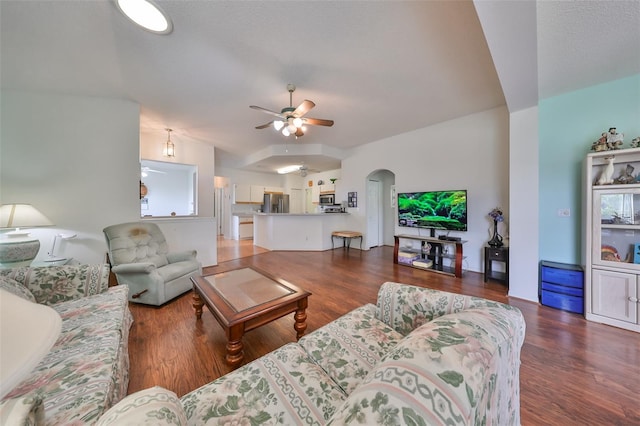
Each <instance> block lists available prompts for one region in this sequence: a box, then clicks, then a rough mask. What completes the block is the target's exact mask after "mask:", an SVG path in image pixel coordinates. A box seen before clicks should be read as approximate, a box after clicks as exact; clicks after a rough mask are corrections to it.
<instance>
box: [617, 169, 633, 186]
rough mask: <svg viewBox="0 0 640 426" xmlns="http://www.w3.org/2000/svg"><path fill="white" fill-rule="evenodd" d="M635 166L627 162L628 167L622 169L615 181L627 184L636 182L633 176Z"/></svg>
mask: <svg viewBox="0 0 640 426" xmlns="http://www.w3.org/2000/svg"><path fill="white" fill-rule="evenodd" d="M633 170H634V167H633V166H632V165H631V164H627V167H625V168H624V169H622V170H621V171H620V176H618V177H617V178H616V179H615V180H614V181H613V183H616V184H619V185H626V184H628V183H634V182H635V180H636V178H635V177H634V176H633Z"/></svg>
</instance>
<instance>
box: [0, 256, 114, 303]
mask: <svg viewBox="0 0 640 426" xmlns="http://www.w3.org/2000/svg"><path fill="white" fill-rule="evenodd" d="M0 275H1V276H5V277H8V278H11V279H14V280H16V281H18V282H19V283H21V284H22V285H24V286H25V287H27V288H28V289H29V291H31V293H32V294H33V296H34V297H35V298H36V301H37V302H38V303H43V304H46V305H53V304H54V303H60V302H65V301H69V300H74V299H78V298H80V297H84V296H89V295H94V294H99V293H102V292H104V291H106V289H107V287H108V286H109V265H107V264H98V265H62V266H42V267H34V268H31V267H27V266H25V267H20V268H11V269H0Z"/></svg>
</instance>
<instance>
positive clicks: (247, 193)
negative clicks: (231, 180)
mask: <svg viewBox="0 0 640 426" xmlns="http://www.w3.org/2000/svg"><path fill="white" fill-rule="evenodd" d="M263 197H264V186H260V185H249V184H245V183H237V184H235V185H233V203H234V204H262V200H263Z"/></svg>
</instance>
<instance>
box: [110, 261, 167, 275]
mask: <svg viewBox="0 0 640 426" xmlns="http://www.w3.org/2000/svg"><path fill="white" fill-rule="evenodd" d="M111 270H112V271H113V273H114V274H123V275H126V274H150V273H152V272H153V271H155V270H156V265H155V264H153V263H151V262H140V263H123V264H121V265H116V266H114V267H113V268H111Z"/></svg>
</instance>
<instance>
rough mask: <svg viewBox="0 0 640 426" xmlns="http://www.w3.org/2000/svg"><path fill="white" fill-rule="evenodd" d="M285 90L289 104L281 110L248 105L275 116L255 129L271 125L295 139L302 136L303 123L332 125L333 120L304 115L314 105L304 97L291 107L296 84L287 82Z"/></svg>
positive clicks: (303, 130)
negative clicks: (274, 118) (287, 93)
mask: <svg viewBox="0 0 640 426" xmlns="http://www.w3.org/2000/svg"><path fill="white" fill-rule="evenodd" d="M287 90H288V91H289V106H288V107H285V108H282V111H280V112H276V111H271V110H269V109H266V108H262V107H259V106H256V105H250V106H249V108H253V109H256V110H258V111H262V112H266V113H267V114H271V115H274V116H276V117H277V119H276V120H273V121H270V122H268V123H265V124H262V125H260V126H256V129H266V128H267V127H269V126H271V125H273V127H274V128H275V129H276V130H277V131H281V132H282V134H283V135H285V136H289V135H295V137H296V139H297V138H298V137H300V136H304V132H305V130H306V129H305V126H304V125H305V124H311V125H313V126H328V127H331V126H333V120H325V119H322V118H311V117H305V116H304V115H305V114H306V113H308V112H309V111H310V110H311V109H312V108H313V107H315V106H316V104H314V103H313V102H311V101H310V100H307V99H305V100H304V101H302V103H301V104H300V105H298V107H297V108H294V107H293V92H294V91H295V90H296V86H295V85H293V84H287Z"/></svg>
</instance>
